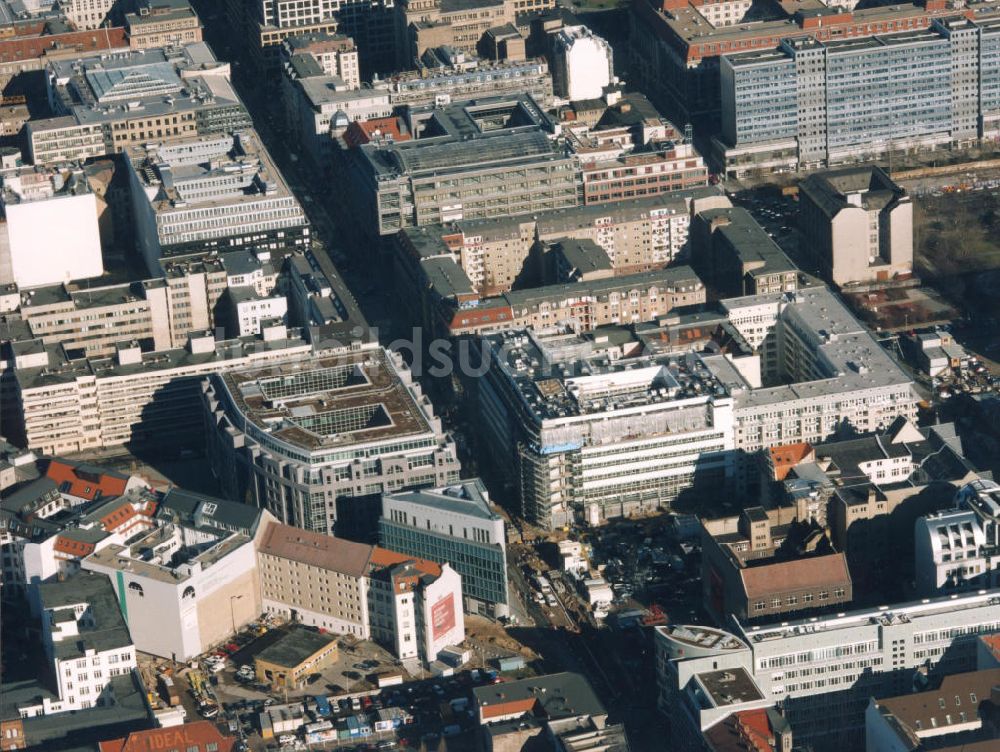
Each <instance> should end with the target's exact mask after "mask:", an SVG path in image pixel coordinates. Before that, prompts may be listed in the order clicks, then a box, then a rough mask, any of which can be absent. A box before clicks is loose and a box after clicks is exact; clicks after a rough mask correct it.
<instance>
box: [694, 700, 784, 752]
mask: <svg viewBox="0 0 1000 752" xmlns="http://www.w3.org/2000/svg"><path fill="white" fill-rule="evenodd" d="M772 739H774V732H773V731H772V730H771V724H770V722H769V721H768V719H767V711H766V710H764V709H758V710H744V711H742V712H739V713H733V714H732V715H731V716H729V717H728V718H726V720H724V721H722V722H721V723H718V724H716V725H715V726H713V727H712V728H710V729H708V730H707V731H705V741H706V742H708V747H709V749H711V750H712V752H773V750H774V749H775V747H774V745H772V744H771V740H772Z"/></svg>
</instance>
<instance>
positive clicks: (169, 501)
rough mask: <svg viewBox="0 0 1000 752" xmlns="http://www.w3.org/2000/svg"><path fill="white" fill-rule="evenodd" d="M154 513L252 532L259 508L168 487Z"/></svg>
mask: <svg viewBox="0 0 1000 752" xmlns="http://www.w3.org/2000/svg"><path fill="white" fill-rule="evenodd" d="M156 516H157V518H158V519H164V518H176V519H179V520H180V521H181V522H182V523H183V524H188V525H198V526H205V527H215V528H223V529H226V530H235V531H237V532H242V533H245V534H246V535H250V536H252V535H253V534H254V532H255V531H256V530H257V525H258V524H259V523H260V518H261V511H260V510H259V509H258V508H257V507H252V506H250V505H249V504H241V503H239V502H237V501H226V500H225V499H219V498H216V497H214V496H205V495H203V494H199V493H195V492H194V491H186V490H184V489H181V488H171V489H170V490H169V491H167V493H166V495H165V496H164V497H163V499H162V500H161V501H160V507H159V509H158V510H157V511H156Z"/></svg>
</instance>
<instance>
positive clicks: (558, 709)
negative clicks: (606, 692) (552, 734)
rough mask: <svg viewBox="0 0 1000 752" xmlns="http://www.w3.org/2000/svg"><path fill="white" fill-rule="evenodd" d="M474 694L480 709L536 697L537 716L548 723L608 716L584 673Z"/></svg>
mask: <svg viewBox="0 0 1000 752" xmlns="http://www.w3.org/2000/svg"><path fill="white" fill-rule="evenodd" d="M472 693H473V695H475V698H476V703H477V704H478V705H479V707H480V709H483V708H486V707H488V706H490V705H492V704H498V703H509V702H519V701H523V700H527V699H529V698H532V697H534V698H535V699H536V703H535V715H536V716H538V715H540V716H542V717H545V718H547V719H548V720H555V719H559V718H570V717H573V716H583V715H606V714H607V711H606V710H605V709H604V706H603V705H602V704H601V701H600V700H598V699H597V695H596V694H594V690H593V688H591V686H590V684H589V683H588V682H587V680H586V679H585V678H584V677H583V676H582V675H581V674H576V673H571V672H568V671H566V672H563V673H560V674H548V675H546V676H533V677H531V678H529V679H521V680H519V681H512V682H504V683H503V684H490V685H487V686H485V687H476V688H475V689H473V690H472Z"/></svg>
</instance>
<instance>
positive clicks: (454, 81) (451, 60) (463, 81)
mask: <svg viewBox="0 0 1000 752" xmlns="http://www.w3.org/2000/svg"><path fill="white" fill-rule="evenodd" d="M431 54H433V55H434V56H435V59H439V58H440V60H439V62H440V64H439V65H435V66H421V67H420V69H419V70H415V71H401V72H399V73H394V74H392V75H391V76H386V77H384V78H381V79H379V80H378V81H374V82H372V85H373V86H374V87H375V88H376V89H382V90H384V91H387V92H388V93H389V101H390V102H392V104H393V106H394V107H400V106H402V105H410V106H411V107H423V106H425V105H433V104H434V103H435V102H437V101H452V102H461V101H463V100H471V99H478V98H480V97H484V96H485V97H495V96H513V95H516V94H528V95H529V96H530V97H531V98H532V99H534V100H535V101H536V102H538V104H539V105H541V106H542V108H543V109H546V110H547V109H549V108H550V107H551V106H552V103H553V95H552V76H551V75H550V74H549V66H548V63H546V62H545V60H544V59H542V58H537V59H534V60H498V61H495V62H494V61H487V60H482V59H480V58H477V57H475V56H471V55H470V56H466V55H464V54H458V53H455V52H454V51H453V50H450V49H445V50H428V52H427V53H425V54H424V59H426V58H427V57H428V55H431Z"/></svg>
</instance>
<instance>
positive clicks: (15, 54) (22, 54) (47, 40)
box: [0, 28, 128, 63]
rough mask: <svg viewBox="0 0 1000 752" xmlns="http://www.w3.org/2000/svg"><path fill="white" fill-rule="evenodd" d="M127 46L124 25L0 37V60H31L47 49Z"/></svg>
mask: <svg viewBox="0 0 1000 752" xmlns="http://www.w3.org/2000/svg"><path fill="white" fill-rule="evenodd" d="M124 47H128V39H127V38H126V36H125V29H122V28H109V29H95V30H94V31H70V32H67V33H65V34H48V35H46V36H36V37H27V38H24V37H22V38H15V39H4V40H2V41H0V63H14V62H19V61H21V60H31V59H32V58H37V57H42V56H43V55H46V54H48V53H51V52H69V51H73V50H75V51H76V52H93V51H95V50H111V49H117V48H124Z"/></svg>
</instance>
